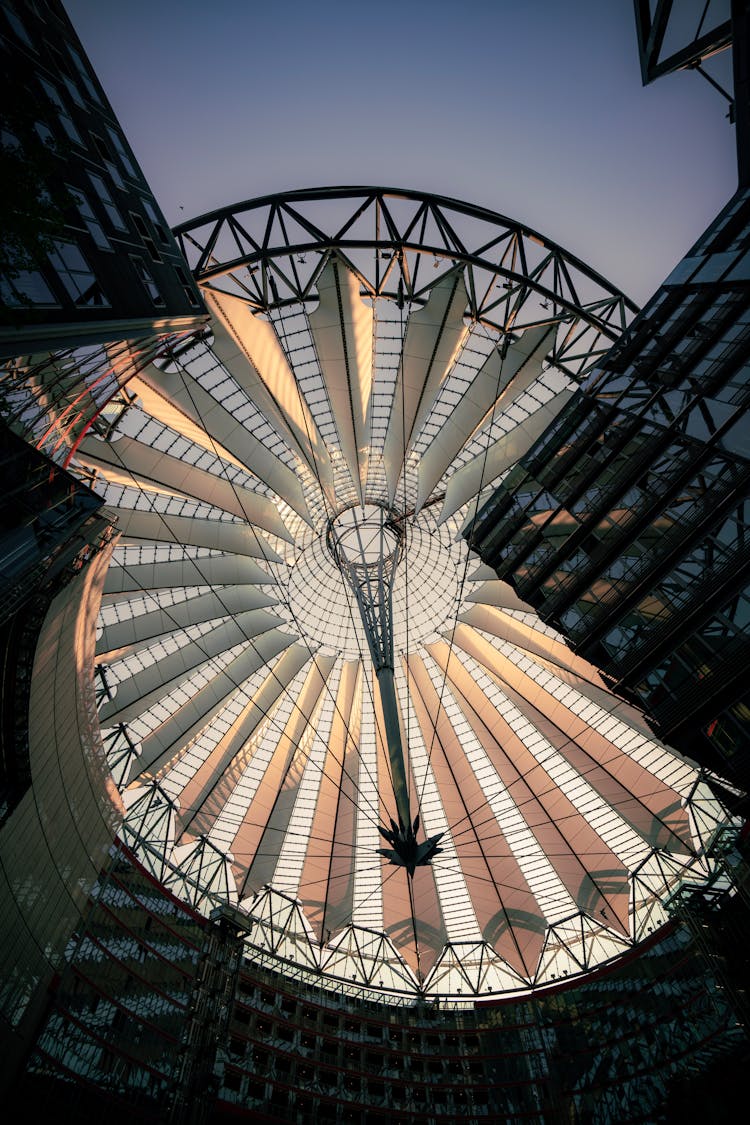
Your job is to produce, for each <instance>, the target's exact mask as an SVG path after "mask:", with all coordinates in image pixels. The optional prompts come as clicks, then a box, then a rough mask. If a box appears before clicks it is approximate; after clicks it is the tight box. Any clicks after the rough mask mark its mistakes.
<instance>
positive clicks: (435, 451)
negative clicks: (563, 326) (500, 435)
mask: <svg viewBox="0 0 750 1125" xmlns="http://www.w3.org/2000/svg"><path fill="white" fill-rule="evenodd" d="M553 341H554V330H553V329H550V328H547V327H541V328H528V329H527V330H526V331H525V332H524V333H523V335H522V336H521V337H520V338H519V339H518V340H514V341H513V342H512V343H510V344H509V345H508V348H507V350H506V352H505V354H504V355H503V353H502V351H501V349H500V348H499V347H498V348H494V349H493V351H492V352H490V354H489V355H488V356H487V359H486V360H485V361H484V363H483V365H482V367H481V368H480V369H479V371H478V372H477V374H476V376H475V378H474V381H473V382H472V384H471V386H470V387H468V389H467V390H466V393H465V394H464V396H463V398H462V399H461V401H460V402H459V403H457V404H456V408H455V410H453V411H452V413H451V414H449V415H448V417H447V418H446V419H445V421H444V422H443V425H442V426H441V427H440V429H439V430H438V432H437V434H436V435H435V437H434V439H433V440H432V442H431V444H430V446H429V447H428V449H427V450H426V451H425V452H424V454H423V455H422V459H421V461H420V463H419V491H418V494H417V505H416V506H417V511H419V509H420V508H421V507H422V505H423V504H424V503H425V501H426V500H427V499H428V498H429V497H430V495H431V493H432V490H433V489H434V487H435V485H436V484H437V483H438V481H439V480H440V478H441V477H442V475H443V473H444V472H445V470H446V469H447V468H448V466H449V465H450V464H451V462H452V461H453V459H454V458H455V457H456V455H457V454H458V453H459V452H460V451H461V450H462V449H463V447H464V446H465V445H466V444H467V442H469V441H470V440H471V438H472V437H473V436H474V434H475V433H476V431H477V430H478V429H480V427H481V426H482V425H483V424H484V423H485V422H486V421H487V418H488V416H489V415H491V414H492V413H493V411H494V413H495V414H497V415H499V414H500V413H501V412H502V410H504V409H507V406H508V405H509V400H510V401H513V400H515V399H516V398H517V397H518V395H519V394H521V393H522V392H523V391H525V390H526V389H527V387H529V386H530V385H531V383H533V382H534V380H535V379H537V378H538V376H539V373H540V372H541V370H542V365H543V363H544V359H545V356H546V355H547V352H548V351H549V350H550V348H551V347H552V343H553Z"/></svg>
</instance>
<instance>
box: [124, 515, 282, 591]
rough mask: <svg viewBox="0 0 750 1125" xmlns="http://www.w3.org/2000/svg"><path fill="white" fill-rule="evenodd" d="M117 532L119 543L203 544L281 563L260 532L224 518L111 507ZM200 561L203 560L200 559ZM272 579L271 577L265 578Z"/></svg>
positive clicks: (125, 544) (191, 545)
mask: <svg viewBox="0 0 750 1125" xmlns="http://www.w3.org/2000/svg"><path fill="white" fill-rule="evenodd" d="M112 511H114V513H115V515H116V516H117V528H118V530H119V532H120V539H119V542H118V545H119V546H132V545H135V544H137V543H139V542H140V541H141V540H147V541H149V542H154V541H155V542H157V543H158V542H162V543H167V544H173V543H176V544H178V545H179V544H185V545H186V546H188V547H206V548H208V549H209V550H213V551H226V552H229V553H232V554H236V555H249V556H250V558H253V559H265V560H266V561H267V562H281V561H282V559H281V555H279V554H278V553H277V552H276V551H274V549H273V547H272V546H271V545H270V543H268V542H267V541H266V540H265V539H264V538H263V536H262V535H259V534H258V532H257V531H255V529H254V528H251V527H248V526H247V524H243V523H229V522H228V521H224V520H208V519H196V518H194V517H192V516H169V515H163V514H162V513H161V512H143V511H141V510H140V509H137V508H114V507H113V508H112ZM201 561H202V560H201ZM268 581H269V582H273V581H274V579H273V578H270V577H269V579H268Z"/></svg>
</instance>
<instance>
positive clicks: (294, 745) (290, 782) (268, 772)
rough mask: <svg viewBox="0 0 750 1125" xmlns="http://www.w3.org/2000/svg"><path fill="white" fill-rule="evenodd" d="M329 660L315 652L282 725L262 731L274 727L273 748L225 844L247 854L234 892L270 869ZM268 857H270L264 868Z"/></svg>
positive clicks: (254, 885) (253, 885) (262, 879)
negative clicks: (281, 727)
mask: <svg viewBox="0 0 750 1125" xmlns="http://www.w3.org/2000/svg"><path fill="white" fill-rule="evenodd" d="M335 663H336V661H335V658H334V657H329V656H316V657H315V659H314V662H313V665H312V666H311V668H310V671H309V672H308V675H307V677H306V679H305V683H304V685H303V686H302V688H301V689H300V692H299V694H298V696H297V699H296V706H295V708H294V710H293V711H292V713H291V714H290V716H289V718H288V720H287V722H286V724H285V726H284V729H283V731H282V732H280V733H279V732H278V731H276V732H270V731H269V732H268V733H269V734H271V733H274V742H275V745H274V749H273V752H272V754H271V758H270V760H269V762H268V764H267V767H266V769H265V770H264V772H263V776H262V778H261V779H260V781H259V784H258V786H257V788H256V789H255V792H254V794H253V796H252V800H250V802H249V804H248V805H247V811H246V813H245V816H244V818H243V821H242V823H241V824H240V825H239V827H238V828H237V831H236V834H235V836H234V838H233V840H232V842H231V846H230V847H231V851H232V854H233V855H235V856H246V857H250V859H249V865H248V863H247V862H246V863H244V864H242V865H239V867H236V868H235V870H236V872H238V880H237V881H238V885H239V884H240V881H242V885H241V886H240V888H239V889H240V898H244V896H245V895H246V894H248V893H249V891H250V890H251V889H254V890H259V889H260V887H261V886H263V884H264V883H267V882H268V877H267V874H266V873H267V872H268V873H269V874H270V873H272V871H273V867H274V866H275V859H274V858H273V857H275V856H276V855H278V847H279V841H280V840H281V835H279V833H278V832H277V831H273V828H278V829H279V830H281V831H283V829H284V826H285V822H288V818H289V816H291V811H292V808H293V802H292V801H288V800H287V798H288V797H289V796H290V795H291V794H292V792H296V788H297V785H298V784H299V777H298V771H299V770H300V769H302V768H304V753H303V754H300V745H301V744H303V743H304V738H305V732H306V730H307V729H308V728H310V727H312V726H313V725H314V721H315V716H316V715H317V714H318V713H319V708H320V705H321V703H322V700H323V698H324V695H325V693H326V685H327V681H328V678H329V676H330V675H331V672H332V670H333V667H334V664H335ZM282 792H284V793H285V795H286V796H285V798H284V799H281V794H282ZM269 829H270V831H269ZM269 836H270V839H269ZM264 838H266V839H268V847H266V848H265V849H263V848H261V847H260V844H261V841H262V840H263V839H264ZM263 853H267V854H263ZM269 859H272V860H273V862H271V864H270V871H269V864H268V862H267V861H268V860H269Z"/></svg>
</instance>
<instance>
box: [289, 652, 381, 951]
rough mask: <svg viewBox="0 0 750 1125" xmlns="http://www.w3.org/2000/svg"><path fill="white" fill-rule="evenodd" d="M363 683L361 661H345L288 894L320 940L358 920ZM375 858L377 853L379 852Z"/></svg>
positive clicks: (300, 829) (311, 787)
mask: <svg viewBox="0 0 750 1125" xmlns="http://www.w3.org/2000/svg"><path fill="white" fill-rule="evenodd" d="M363 682H364V677H363V668H362V663H361V661H359V660H349V661H344V662H343V664H342V667H341V673H340V676H339V682H338V687H337V691H336V702H335V707H334V709H333V716H332V720H331V723H330V728H329V730H328V738H327V745H326V758H325V761H324V762H321V761H319V764H318V765H317V767H316V765H315V764H314V763H313V769H315V768H317V769H318V776H317V777H315V775H314V774H313V776H312V777H311V778H310V779H309V783H308V793H309V796H308V797H307V799H306V801H305V802H304V804H305V806H306V807H307V808H308V810H309V821H308V822H307V824H306V825H305V824H304V823H299V824H298V825H297V826H296V828H295V829H294V831H295V834H298V833H300V832H301V833H302V834H303V835H304V838H305V840H306V848H305V856H304V863H303V865H302V866H301V867H299V868H298V876H299V878H298V885H295V886H290V887H288V891H289V893H290V894H295V895H299V897H300V898H301V899H302V901H303V903H304V904H305V907H306V913H307V916H308V918H309V919H310V923H311V925H312V927H313V929H314V931H315V934H316V936H317V937H318V940H319V941H323V940H330V938H327V937H326V935H327V934H328V935H331V934H336V933H338V932H339V931H340V930H341V929H343V928H344V927H345V926H346V925H347V924H348V923H349V922H350V921H351V917H352V909H353V903H354V881H355V873H356V869H357V866H358V863H357V855H358V854H360V851H361V850H362V849H361V844H360V840H359V839H358V837H357V796H358V792H359V782H360V772H361V761H360V733H361V714H362V690H363ZM310 765H311V764H310V763H308V770H309V769H310ZM303 788H304V787H303ZM313 793H315V794H316V796H315V799H314V800H313V796H312V795H313ZM300 811H302V810H300ZM353 845H354V848H355V850H353ZM376 846H377V845H376ZM365 854H367V853H366V850H365ZM371 854H373V855H374V854H375V851H374V848H373V851H372V853H371Z"/></svg>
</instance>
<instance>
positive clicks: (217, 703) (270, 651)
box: [131, 629, 296, 780]
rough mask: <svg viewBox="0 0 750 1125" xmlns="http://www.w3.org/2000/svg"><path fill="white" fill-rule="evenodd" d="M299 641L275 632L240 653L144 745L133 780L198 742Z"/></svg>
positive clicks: (135, 763)
mask: <svg viewBox="0 0 750 1125" xmlns="http://www.w3.org/2000/svg"><path fill="white" fill-rule="evenodd" d="M295 639H296V638H294V637H290V636H289V635H288V634H286V633H281V632H280V631H279V630H278V629H272V630H269V631H268V632H266V633H264V634H263V635H262V636H260V637H258V638H257V640H256V641H255V642H254V643H253V644H251V645H249V646H248V648H246V649H245V650H244V651H243V652H241V653H239V655H238V656H236V657H235V658H234V660H232V661H231V662H230V663H229V664H228V665H227V666H226V668H224V670H223V671H221V672H219V673H218V675H216V676H214V677H213V678H212V679H211V680H209V681H208V683H207V684H205V685H204V687H202V688H201V689H200V691H197V692H195V693H194V694H193V695H191V697H190V698H189V699H188V700H186V702H185V703H183V705H182V707H180V708H179V710H177V711H175V712H174V714H172V715H170V716H169V718H168V719H167V720H166V721H165V722H164V723H162V724H161V726H159V727H157V728H156V729H155V730H153V731H152V732H151V733H150V734H149V735H148V736H147V737H146V738H144V739H143V741H142V743H141V756H140V758H136V760H135V762H134V763H133V772H132V774H131V780H132V778H133V777H135V776H137V775H139V774H142V773H143V772H144V771H145V770H150V771H151V772H156V771H157V770H159V769H161V768H162V767H163V766H164V765H165V764H166V762H167V761H169V760H171V759H172V758H173V757H174V756H175V755H176V754H177V753H179V751H180V750H181V749H183V748H185V747H187V745H188V744H189V743H190V742H191V741H192V739H193V738H195V737H196V736H197V735H198V734H200V732H201V731H202V730H203V729H204V728H205V727H206V726H207V725H208V724H209V723H210V722H212V721H213V719H214V718H215V717H216V716H217V715H218V714H219V712H220V711H221V710H222V709H223V708H224V707H225V706H226V705H227V703H228V702H229V701H230V700H231V699H232V697H233V696H234V695H235V693H236V692H237V690H238V689H239V688H241V686H242V684H243V683H244V682H245V681H246V680H247V679H248V678H249V677H250V676H252V675H253V674H254V673H255V672H257V671H258V669H259V668H262V667H263V666H264V664H266V663H267V662H268V661H269V660H272V659H273V658H274V657H275V656H278V654H279V653H280V652H283V650H284V649H285V648H288V647H289V646H290V645H292V644H293V643H294V641H295Z"/></svg>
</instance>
